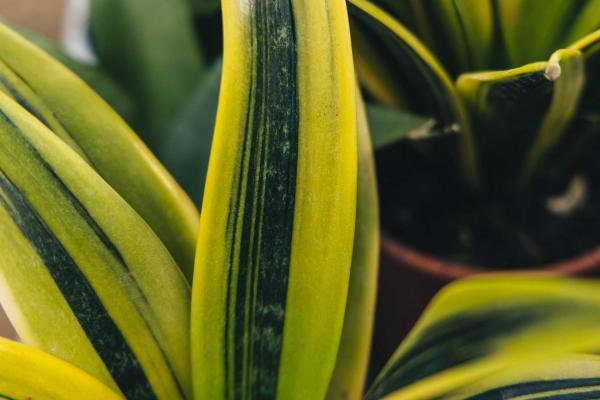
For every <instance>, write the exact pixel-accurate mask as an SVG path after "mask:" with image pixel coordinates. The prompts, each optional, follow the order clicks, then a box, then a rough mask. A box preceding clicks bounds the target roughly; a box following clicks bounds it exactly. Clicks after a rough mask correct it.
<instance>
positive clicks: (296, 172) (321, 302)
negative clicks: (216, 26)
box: [192, 0, 357, 400]
mask: <svg viewBox="0 0 600 400" xmlns="http://www.w3.org/2000/svg"><path fill="white" fill-rule="evenodd" d="M222 9H223V14H224V24H225V26H224V30H225V54H224V58H223V79H222V82H221V92H220V99H219V111H218V115H217V124H216V130H215V136H214V140H213V145H212V150H211V157H210V163H209V170H208V178H207V184H206V189H205V193H204V200H203V204H202V210H203V211H202V217H201V223H200V234H199V243H198V252H197V259H196V271H195V275H194V286H193V301H192V321H193V322H192V366H193V371H192V372H193V382H194V393H195V396H196V398H198V399H218V398H234V397H246V398H256V399H268V398H282V399H283V398H284V399H302V400H305V399H322V398H324V397H325V395H326V393H327V388H328V384H329V379H330V378H331V374H332V373H333V369H334V365H335V361H336V356H337V351H338V347H339V343H340V338H341V334H342V327H343V322H344V310H345V306H346V296H347V291H348V284H349V276H350V265H351V261H352V244H353V237H354V228H355V215H356V184H357V180H356V179H357V177H356V175H357V143H356V142H357V131H356V99H355V85H356V82H355V76H354V67H353V63H352V51H351V44H350V31H349V26H348V17H347V11H346V5H345V2H344V1H343V0H332V1H328V2H314V1H312V0H301V1H293V2H290V1H289V0H276V1H269V2H263V1H256V0H253V1H245V2H240V1H237V0H226V1H224V2H223V4H222Z"/></svg>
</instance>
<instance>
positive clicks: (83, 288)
mask: <svg viewBox="0 0 600 400" xmlns="http://www.w3.org/2000/svg"><path fill="white" fill-rule="evenodd" d="M1 116H2V118H3V119H4V121H5V122H6V123H7V125H8V126H9V127H10V128H11V129H12V130H13V133H14V134H15V135H19V132H18V128H17V127H16V126H15V125H14V124H13V123H12V121H11V120H10V119H9V118H8V116H6V115H5V114H4V113H2V114H1ZM19 136H20V135H19ZM19 140H22V141H23V144H25V145H26V146H27V148H28V150H29V151H30V152H31V156H32V157H33V158H34V159H36V160H37V161H38V162H39V163H40V164H41V165H42V166H43V167H44V168H45V170H46V171H47V173H48V174H49V176H51V177H52V179H53V180H54V181H55V184H56V185H57V186H58V187H59V188H60V190H61V192H62V193H63V194H64V195H65V197H67V198H68V199H69V201H70V203H71V205H72V206H73V208H74V209H75V210H76V211H77V213H78V214H79V215H80V217H81V218H82V219H83V220H84V221H85V222H86V223H87V224H88V225H89V226H90V228H91V229H92V230H93V231H94V233H95V234H96V235H97V237H98V239H99V240H100V242H101V243H102V244H103V245H104V246H105V247H106V249H107V250H108V251H109V253H110V254H111V255H112V256H113V257H114V259H115V260H116V261H117V263H118V264H120V266H121V268H122V269H123V270H124V271H126V277H127V280H128V281H130V283H131V286H132V290H134V291H135V294H134V296H135V297H136V299H138V301H139V302H140V303H141V304H142V306H141V309H139V310H138V311H139V313H140V315H142V316H143V318H144V322H145V324H146V327H147V328H148V329H149V331H150V332H152V324H151V323H150V322H149V321H148V320H147V319H146V318H154V316H151V315H148V313H147V310H149V309H150V306H149V304H148V300H147V299H146V296H145V295H144V293H143V291H142V290H141V288H140V287H139V286H138V285H137V282H136V280H135V279H134V278H133V276H132V275H131V272H130V271H129V267H128V266H127V263H126V261H125V260H124V258H123V256H122V254H121V253H120V251H119V250H118V248H117V247H116V246H115V245H114V244H113V243H112V241H111V240H110V238H109V237H108V236H107V235H106V233H104V232H103V230H102V228H101V227H100V226H99V225H98V224H97V223H96V221H94V219H93V218H92V216H91V215H90V214H89V213H88V211H87V210H86V209H85V207H84V206H83V205H82V204H81V203H80V202H79V200H78V199H77V198H76V197H75V196H74V195H73V194H72V193H71V192H70V190H69V188H68V187H67V186H66V185H65V184H64V182H62V181H61V179H60V178H59V177H58V175H57V174H56V173H55V172H54V171H53V170H52V168H51V167H50V166H49V165H48V164H47V163H46V162H45V160H44V159H43V158H42V157H41V155H40V154H39V153H38V152H37V151H35V149H34V148H33V147H32V146H31V145H29V144H28V143H27V142H26V139H25V138H24V137H19ZM0 173H1V171H0ZM0 187H1V188H2V190H3V192H4V197H3V199H2V202H3V205H4V206H5V208H6V210H7V211H8V212H9V214H10V215H11V217H12V218H13V220H14V222H15V223H16V225H17V226H18V227H19V228H20V230H21V231H22V233H23V235H24V236H25V237H26V238H27V239H28V240H29V242H30V243H31V244H32V246H33V248H34V249H35V250H36V252H37V253H38V255H39V256H40V258H41V259H42V261H43V263H44V264H45V265H46V267H47V268H48V271H49V272H50V274H51V275H52V277H53V279H54V281H55V283H56V285H57V286H58V287H59V289H60V291H61V292H62V293H63V295H64V297H65V299H66V301H67V302H68V303H69V305H70V307H71V309H72V311H73V313H74V314H75V316H76V317H77V320H78V321H79V323H80V325H81V327H82V328H83V330H84V331H85V332H86V334H87V336H88V338H89V340H90V342H91V343H92V345H93V346H94V348H95V349H96V351H97V353H98V355H99V356H100V358H101V359H102V360H103V362H104V363H105V365H106V366H107V368H108V370H109V372H110V373H111V375H112V376H113V378H114V379H115V382H116V383H117V384H118V385H119V387H120V388H121V390H122V391H123V393H124V394H125V395H126V396H127V397H128V398H131V399H146V398H155V397H156V396H155V395H154V393H153V391H152V388H151V386H150V384H149V382H148V380H147V378H146V376H145V374H144V371H143V370H142V367H141V365H140V364H139V362H138V360H137V358H136V356H135V354H134V353H133V351H132V350H131V348H130V347H129V345H128V344H127V341H126V339H125V338H124V337H123V335H122V333H121V331H120V330H119V329H118V328H117V326H116V325H115V322H114V321H113V320H112V318H111V317H110V315H109V313H108V312H107V310H106V309H105V308H104V306H103V304H102V301H101V299H100V298H99V297H98V295H97V294H96V292H95V291H94V289H93V287H92V285H91V284H90V282H89V281H88V280H87V279H86V277H85V276H84V274H83V273H82V272H81V271H80V269H79V268H78V266H77V264H76V262H75V261H74V260H73V259H72V257H71V256H70V255H69V254H68V252H67V251H66V249H65V248H64V247H63V246H62V244H61V243H60V241H59V240H58V238H56V236H54V234H53V233H52V232H51V230H50V229H49V228H48V227H47V226H46V225H45V224H44V222H43V220H42V219H41V218H40V216H39V215H38V214H37V213H36V211H35V210H34V209H33V208H32V207H31V206H30V205H29V204H28V202H27V199H26V198H25V197H24V195H23V194H22V193H21V192H20V191H19V189H18V188H17V187H16V186H14V185H13V184H12V183H11V182H10V181H9V179H8V178H7V177H6V176H5V175H4V174H2V175H1V176H0ZM152 336H153V339H154V341H155V343H156V345H157V347H158V348H159V349H160V351H161V353H162V355H163V359H164V362H165V363H166V364H167V365H169V368H170V369H171V373H172V375H173V379H174V380H175V382H177V383H178V386H179V391H180V394H181V395H182V396H183V390H182V389H181V384H180V383H179V382H178V380H177V377H176V376H175V374H174V373H173V370H172V367H171V366H170V362H169V360H168V359H167V357H165V355H164V350H163V349H162V348H161V345H160V341H159V340H158V338H157V337H156V336H155V335H154V333H153V332H152Z"/></svg>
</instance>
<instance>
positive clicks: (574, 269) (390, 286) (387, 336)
mask: <svg viewBox="0 0 600 400" xmlns="http://www.w3.org/2000/svg"><path fill="white" fill-rule="evenodd" d="M598 267H600V247H597V248H595V249H593V250H591V251H589V252H587V253H584V254H581V255H579V256H578V257H574V258H572V259H569V260H566V261H563V262H558V263H553V264H547V265H542V266H533V267H531V268H526V269H520V270H511V272H512V273H528V274H532V273H535V274H540V275H544V276H594V275H596V276H598V275H600V268H598ZM500 271H502V270H501V269H494V268H484V267H482V266H476V265H467V264H461V263H454V262H449V261H444V260H441V259H438V258H435V257H430V256H428V255H426V254H423V253H421V252H419V251H417V250H415V249H413V248H411V247H409V246H406V245H404V244H402V243H401V242H399V241H396V240H394V239H391V238H390V237H389V236H386V235H385V234H382V237H381V261H380V273H379V292H378V295H377V304H378V306H377V313H376V317H375V331H374V337H373V352H372V368H371V370H379V369H380V368H381V367H382V366H383V364H384V363H385V362H386V361H387V360H388V359H389V357H390V356H391V354H392V353H393V352H394V350H396V348H397V347H398V344H399V343H400V342H401V340H402V339H403V338H404V337H405V336H406V334H407V333H408V331H409V330H410V329H411V328H412V326H413V325H414V323H415V322H416V321H417V319H418V318H419V316H420V315H421V313H422V312H423V310H424V308H425V307H426V306H427V304H428V303H429V301H430V300H431V298H432V297H433V296H434V295H435V294H436V293H437V292H438V290H440V289H441V288H442V287H443V286H445V285H446V284H448V283H450V282H451V281H453V280H455V279H460V278H466V277H469V276H474V275H481V274H486V273H491V272H500Z"/></svg>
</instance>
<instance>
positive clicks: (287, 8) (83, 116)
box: [0, 0, 600, 400]
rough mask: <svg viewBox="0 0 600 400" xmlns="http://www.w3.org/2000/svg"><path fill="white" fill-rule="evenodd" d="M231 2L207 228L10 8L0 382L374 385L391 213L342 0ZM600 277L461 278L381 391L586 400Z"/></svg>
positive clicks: (25, 391) (597, 339) (112, 390)
mask: <svg viewBox="0 0 600 400" xmlns="http://www.w3.org/2000/svg"><path fill="white" fill-rule="evenodd" d="M223 18H224V30H225V37H224V39H225V41H224V43H225V46H224V49H225V53H224V58H223V79H222V82H221V95H220V100H219V111H218V116H217V126H216V131H215V138H214V143H213V145H212V150H211V160H210V167H209V172H208V178H207V185H206V191H205V194H204V200H203V208H202V216H201V219H200V225H199V228H198V227H197V220H198V215H197V212H196V210H195V208H194V207H193V205H192V203H191V201H190V200H189V199H188V198H187V196H186V195H185V194H184V193H183V191H182V190H181V189H180V188H179V187H178V186H177V184H176V183H175V181H174V180H173V179H172V178H171V177H170V176H169V175H168V174H167V173H166V171H165V170H164V168H163V167H162V166H161V165H160V164H159V163H158V162H157V161H156V159H155V158H154V157H153V156H152V154H151V153H150V152H149V151H148V150H147V149H146V147H145V146H144V144H143V143H142V142H141V141H140V140H139V139H138V138H137V137H136V136H135V134H133V132H132V131H131V130H130V129H129V128H128V126H127V125H126V124H125V123H124V122H123V120H122V119H121V118H120V117H119V116H118V115H117V114H116V113H115V112H113V111H112V110H111V109H110V107H109V106H108V105H107V104H106V103H105V102H104V101H103V100H101V98H100V97H99V96H98V95H96V94H95V93H94V92H93V91H92V90H91V89H90V88H89V87H88V86H87V85H86V84H84V83H83V81H81V80H80V79H79V78H78V77H77V76H76V75H74V74H73V73H72V72H70V71H69V70H68V69H66V68H65V67H64V66H62V65H61V64H60V63H58V62H57V61H56V60H54V59H53V58H52V57H51V56H49V55H48V54H47V53H45V52H44V51H42V50H40V49H39V48H37V47H35V46H34V45H32V44H31V43H29V42H28V41H27V40H25V39H24V38H22V37H21V36H19V35H18V34H16V33H15V32H14V31H12V30H10V29H9V28H7V27H5V26H0V67H1V69H0V82H1V85H0V91H1V92H2V93H1V94H0V255H1V257H0V277H1V279H0V283H1V289H2V290H0V302H1V303H2V305H3V307H4V308H5V309H6V310H7V312H8V314H9V316H10V319H11V321H12V322H13V324H14V325H15V328H16V329H17V331H18V333H19V335H20V337H21V339H22V340H23V342H24V343H25V345H22V344H18V343H15V342H11V341H8V340H0V397H5V398H11V399H27V398H44V399H46V398H49V399H73V398H85V399H112V398H114V399H118V398H127V399H154V398H158V399H185V398H188V399H192V398H195V399H261V400H262V399H325V398H327V399H359V398H361V397H362V396H363V385H364V380H365V373H366V367H367V360H368V352H369V345H370V334H371V324H372V314H373V305H374V294H375V282H376V273H377V252H378V231H379V229H378V208H377V195H376V187H375V176H374V173H375V170H374V165H373V158H372V150H371V145H370V137H369V133H368V126H367V125H368V124H367V118H366V113H365V110H364V105H363V102H362V98H361V95H360V93H359V91H358V90H357V85H356V78H355V75H354V64H353V57H352V49H351V40H350V26H349V22H348V16H347V12H346V5H345V2H344V1H343V0H330V1H327V2H320V3H319V2H313V1H288V0H273V1H258V0H257V1H237V0H226V1H224V2H223ZM198 230H199V233H197V231H198ZM196 237H198V245H197V247H196V243H195V239H196ZM194 257H195V261H193V260H192V259H193V258H194ZM191 283H193V284H192V285H191V290H190V284H191ZM599 285H600V284H599V283H598V282H594V281H590V282H585V281H570V280H559V279H551V278H528V277H523V276H518V277H514V276H513V277H511V276H496V277H487V278H479V279H472V280H469V281H465V282H461V283H458V284H455V285H453V286H451V287H448V288H447V289H445V290H444V292H443V293H441V294H440V295H439V297H438V298H437V300H436V301H435V302H434V303H433V304H432V305H431V307H430V308H429V310H428V311H427V312H426V313H425V314H424V316H423V319H422V320H421V321H420V322H419V324H418V325H417V326H416V327H415V330H414V331H413V332H412V334H411V335H410V336H409V337H408V338H407V340H406V341H405V342H404V343H403V344H402V345H401V346H400V347H399V349H398V352H397V353H396V354H395V355H394V357H393V358H392V359H391V360H390V362H389V363H388V365H387V366H386V368H385V369H384V370H383V371H382V373H381V374H380V375H379V377H378V378H376V379H375V381H374V383H373V385H372V386H371V389H369V390H368V392H367V394H366V398H367V399H379V398H388V399H394V398H397V399H432V398H444V399H445V398H449V399H451V398H476V399H482V398H510V397H511V396H512V397H519V398H536V399H541V398H557V396H559V397H558V398H565V399H566V398H569V399H575V398H591V397H593V396H595V395H596V393H597V387H598V384H599V383H598V376H599V373H600V359H599V358H598V356H596V355H594V351H595V350H597V349H598V347H599V346H600V335H598V332H600V318H599V317H598V315H599V314H598V309H599V306H600V295H599V293H600V287H599ZM28 346H30V347H28ZM560 396H562V397H560Z"/></svg>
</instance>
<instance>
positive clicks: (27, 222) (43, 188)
mask: <svg viewBox="0 0 600 400" xmlns="http://www.w3.org/2000/svg"><path fill="white" fill-rule="evenodd" d="M0 227H1V228H0V254H2V258H0V276H1V278H2V279H1V280H0V281H1V283H2V290H0V301H1V303H2V306H3V308H4V309H5V310H6V311H7V313H8V315H9V317H10V320H11V322H12V323H13V325H14V326H15V328H16V330H17V333H18V334H19V336H20V337H21V339H22V340H23V341H24V342H25V343H28V344H31V345H33V346H35V347H37V348H40V349H43V350H45V351H47V352H49V353H51V354H54V355H56V356H58V357H60V358H62V359H64V360H66V361H68V362H70V363H71V364H73V365H75V366H77V367H79V368H81V369H83V370H84V371H86V372H88V373H89V374H91V375H93V376H94V377H96V378H98V379H99V380H100V381H102V382H104V383H105V384H107V385H109V386H110V387H111V388H112V389H114V390H119V391H120V392H122V393H123V394H124V395H125V396H126V397H128V398H129V399H146V398H153V397H156V398H159V399H177V398H183V397H186V395H188V394H189V392H190V386H191V384H190V380H189V358H188V355H189V334H188V332H189V302H190V292H189V286H188V284H187V282H186V280H185V278H184V277H183V275H182V274H181V271H180V270H179V268H178V267H177V265H176V264H175V261H174V260H173V258H172V257H171V255H170V254H169V252H168V251H167V249H166V248H165V247H164V245H163V244H162V243H161V241H160V240H159V239H158V237H157V236H156V235H155V234H154V232H152V230H151V229H150V227H149V226H148V225H147V224H146V223H145V222H144V221H143V220H142V218H141V217H140V216H139V215H138V214H137V213H136V212H135V211H134V210H133V209H132V208H131V207H130V206H129V205H128V204H127V203H126V202H125V201H124V200H123V199H122V198H121V197H120V196H119V195H118V194H117V193H116V192H115V191H114V190H113V189H112V188H111V187H110V186H109V185H108V184H107V183H106V182H105V181H104V180H103V179H102V178H101V177H100V176H99V175H98V174H97V173H96V172H94V170H93V169H92V168H91V167H90V166H89V165H88V164H87V163H86V162H85V161H84V160H83V159H81V158H80V157H79V156H78V155H77V153H76V152H74V151H73V150H72V149H71V148H70V147H68V146H67V145H66V144H65V143H64V142H63V141H61V140H60V139H59V138H58V137H57V136H56V135H54V133H52V132H51V131H50V130H48V128H46V127H45V126H44V125H43V124H42V123H41V122H40V121H38V120H36V119H35V118H34V117H33V116H32V115H31V114H29V113H28V112H27V111H26V110H25V109H23V108H21V107H20V106H19V105H18V104H17V103H15V102H13V101H12V100H11V99H9V98H8V97H7V96H5V95H4V94H0Z"/></svg>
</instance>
